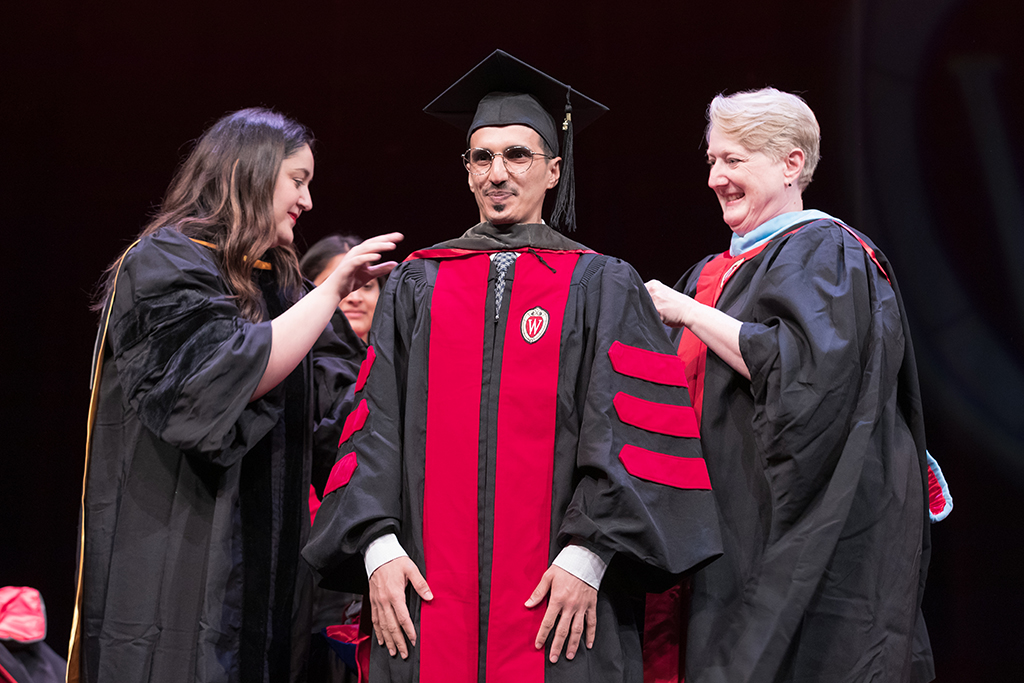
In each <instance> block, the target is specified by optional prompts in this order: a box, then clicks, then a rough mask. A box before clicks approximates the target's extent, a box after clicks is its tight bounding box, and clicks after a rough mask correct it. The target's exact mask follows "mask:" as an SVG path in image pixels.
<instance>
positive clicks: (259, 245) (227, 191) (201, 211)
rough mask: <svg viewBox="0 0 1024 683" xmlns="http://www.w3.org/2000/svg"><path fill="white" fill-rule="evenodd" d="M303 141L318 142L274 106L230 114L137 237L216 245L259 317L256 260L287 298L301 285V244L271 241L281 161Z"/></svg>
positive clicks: (226, 272) (241, 298) (247, 306)
mask: <svg viewBox="0 0 1024 683" xmlns="http://www.w3.org/2000/svg"><path fill="white" fill-rule="evenodd" d="M304 145H309V146H310V148H312V146H313V134H312V133H311V132H310V131H309V129H308V128H306V127H305V126H303V125H302V124H300V123H298V122H296V121H293V120H291V119H289V118H287V117H286V116H284V115H282V114H279V113H277V112H275V111H272V110H270V109H264V108H261V107H254V108H251V109H242V110H240V111H236V112H234V113H232V114H228V115H226V116H224V117H223V118H221V119H220V120H219V121H217V122H216V123H215V124H213V126H211V127H210V128H209V129H208V130H207V131H206V132H205V133H203V134H202V136H200V137H199V139H198V140H197V141H196V143H195V146H194V147H193V149H192V151H191V153H190V154H189V155H188V157H187V158H186V159H185V161H184V162H183V163H182V164H181V166H180V167H179V168H178V170H177V172H176V173H175V174H174V178H173V179H172V180H171V184H170V185H169V186H168V188H167V193H166V194H165V196H164V200H163V203H162V204H161V206H160V209H159V211H158V212H157V214H156V215H155V216H154V217H153V219H152V220H150V222H149V223H148V224H147V225H146V226H145V227H144V228H143V229H142V231H141V232H140V233H139V235H138V236H139V237H140V238H142V237H145V236H146V235H149V234H151V233H153V232H155V231H156V230H158V229H160V228H164V227H167V228H171V229H174V230H178V231H179V232H181V233H182V234H184V235H186V236H188V237H193V238H196V239H201V240H204V241H207V242H212V243H213V244H215V245H217V247H218V249H217V258H218V261H219V265H220V270H221V274H222V275H223V276H224V278H225V279H226V280H227V281H228V286H229V287H230V288H231V290H232V291H233V292H234V293H235V295H236V297H237V298H238V307H239V309H240V310H241V313H242V315H243V316H244V317H246V318H248V319H250V320H254V321H259V320H261V319H262V318H263V313H262V309H261V306H260V302H261V298H262V297H261V294H260V291H259V288H258V287H257V285H256V283H255V282H254V279H253V270H252V264H253V262H254V261H256V260H257V259H263V260H265V261H269V262H270V264H271V265H272V267H273V270H272V272H273V274H274V278H275V280H276V281H277V285H278V287H279V288H280V289H281V290H282V291H283V292H284V295H285V297H286V298H288V299H289V300H291V301H295V300H297V299H298V297H299V293H300V291H301V282H302V280H301V275H300V273H299V262H298V258H297V256H296V252H295V248H294V247H293V246H292V245H283V246H277V247H274V246H273V245H274V243H275V241H276V239H277V235H276V229H275V225H274V218H273V210H272V204H273V198H274V187H275V185H276V183H277V176H278V173H279V172H280V169H281V162H283V161H284V160H285V159H287V158H288V157H290V156H292V155H293V154H295V153H296V152H297V151H299V150H300V149H301V148H302V147H303V146H304ZM115 267H116V261H115V263H114V264H112V265H111V267H109V268H108V269H107V272H106V275H105V277H104V280H103V283H102V285H101V287H102V289H101V297H100V301H99V302H98V303H97V305H96V307H97V308H99V307H101V306H102V301H103V300H104V299H106V296H107V294H108V293H109V290H110V287H111V286H112V284H113V277H112V276H113V272H114V268H115Z"/></svg>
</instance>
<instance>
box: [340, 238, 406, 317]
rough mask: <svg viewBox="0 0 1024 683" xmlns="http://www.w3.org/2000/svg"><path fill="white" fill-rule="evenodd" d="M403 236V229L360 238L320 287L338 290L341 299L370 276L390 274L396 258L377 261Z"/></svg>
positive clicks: (370, 278) (372, 277)
mask: <svg viewBox="0 0 1024 683" xmlns="http://www.w3.org/2000/svg"><path fill="white" fill-rule="evenodd" d="M403 239H404V236H403V235H402V233H400V232H390V233H388V234H386V235H377V236H376V237H371V238H370V239H368V240H364V241H363V242H360V243H359V244H357V245H356V246H354V247H352V248H351V249H349V250H348V252H346V254H345V256H344V258H342V259H341V263H339V264H338V266H337V267H336V268H335V269H334V272H332V273H331V274H330V275H328V276H327V279H326V280H324V281H323V283H322V284H321V285H320V287H326V288H327V291H330V292H332V293H336V294H337V296H338V301H341V300H342V299H344V298H345V297H346V296H348V295H349V294H350V293H352V292H353V291H355V290H357V289H359V288H360V287H362V286H363V285H365V284H366V283H367V282H369V281H370V280H372V279H374V278H377V277H381V276H382V275H387V274H388V273H390V272H391V271H392V270H394V269H395V266H397V265H398V264H397V263H395V262H394V261H386V262H384V263H377V261H379V260H380V259H381V254H382V253H384V252H387V251H393V250H394V249H395V247H397V246H398V243H399V242H401V241H402V240H403Z"/></svg>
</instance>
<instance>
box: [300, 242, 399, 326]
mask: <svg viewBox="0 0 1024 683" xmlns="http://www.w3.org/2000/svg"><path fill="white" fill-rule="evenodd" d="M360 242H362V239H360V238H359V237H355V236H353V235H328V236H327V237H324V238H323V239H321V240H318V241H317V242H315V243H314V244H313V246H311V247H310V248H309V249H308V250H307V251H306V253H305V254H304V255H303V257H302V259H301V260H300V261H299V267H300V268H301V269H302V275H303V276H304V277H305V278H307V279H309V280H311V281H312V282H313V284H316V285H319V284H320V283H321V282H323V281H324V280H325V279H326V278H327V276H328V275H329V274H330V273H331V271H332V270H333V268H335V267H337V264H338V263H340V262H341V259H342V258H343V257H344V255H345V253H346V252H348V250H349V249H351V248H352V247H354V246H356V245H357V244H359V243H360ZM386 282H387V275H383V276H381V277H379V278H374V279H373V280H370V281H369V282H367V283H366V284H365V285H363V286H362V287H360V288H359V289H356V290H354V291H353V292H352V293H351V294H349V295H348V296H346V297H345V298H344V299H342V300H341V304H340V307H341V312H342V313H344V314H345V317H346V318H347V319H348V322H349V325H351V326H352V330H353V331H354V332H355V333H356V334H357V335H359V338H360V339H362V340H363V341H364V342H369V337H370V326H371V325H372V323H373V312H374V310H376V308H377V299H378V298H380V293H381V291H382V290H383V289H384V284H385V283H386Z"/></svg>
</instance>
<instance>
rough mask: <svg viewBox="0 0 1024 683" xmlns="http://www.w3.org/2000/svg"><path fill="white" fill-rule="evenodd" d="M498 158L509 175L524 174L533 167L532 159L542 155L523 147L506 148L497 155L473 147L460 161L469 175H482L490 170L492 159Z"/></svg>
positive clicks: (487, 150)
mask: <svg viewBox="0 0 1024 683" xmlns="http://www.w3.org/2000/svg"><path fill="white" fill-rule="evenodd" d="M498 156H500V157H501V159H502V161H503V162H504V163H505V169H506V170H507V171H509V172H510V173H526V172H527V171H529V170H530V166H532V165H533V157H534V156H544V155H543V154H540V153H538V152H534V151H533V150H532V149H530V148H529V147H525V146H523V145H512V146H511V147H506V148H505V151H504V152H497V153H495V152H492V151H491V150H489V149H484V148H482V147H473V148H472V149H468V150H466V152H465V153H464V154H463V155H462V161H463V163H464V164H465V165H466V169H467V170H468V171H469V172H470V173H472V174H474V175H483V174H485V173H487V172H488V171H490V170H491V164H493V163H494V157H498Z"/></svg>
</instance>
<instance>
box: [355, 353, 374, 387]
mask: <svg viewBox="0 0 1024 683" xmlns="http://www.w3.org/2000/svg"><path fill="white" fill-rule="evenodd" d="M376 359H377V352H376V351H374V350H373V347H372V346H371V347H370V348H368V349H367V350H366V359H365V360H363V364H362V365H360V366H359V376H358V377H356V388H355V393H357V394H358V393H359V391H360V390H361V389H362V388H363V386H365V385H366V378H367V377H369V376H370V369H371V368H372V367H373V361H375V360H376Z"/></svg>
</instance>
